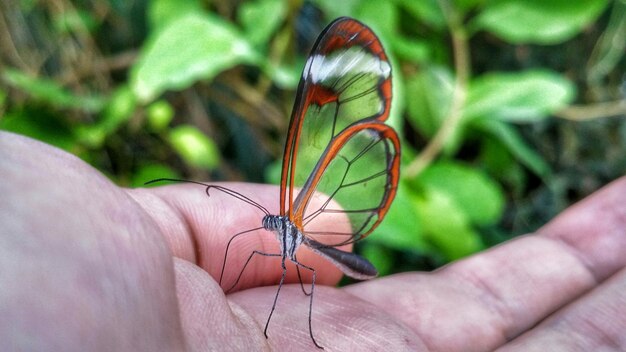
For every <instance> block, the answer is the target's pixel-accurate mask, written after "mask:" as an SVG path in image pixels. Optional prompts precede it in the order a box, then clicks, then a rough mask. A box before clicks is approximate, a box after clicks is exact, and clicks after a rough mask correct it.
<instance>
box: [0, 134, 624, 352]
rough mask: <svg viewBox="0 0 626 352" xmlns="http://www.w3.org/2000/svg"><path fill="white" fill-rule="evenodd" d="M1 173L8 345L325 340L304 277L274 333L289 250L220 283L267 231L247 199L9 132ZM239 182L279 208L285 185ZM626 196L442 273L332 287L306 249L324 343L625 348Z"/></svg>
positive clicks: (612, 196)
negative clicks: (130, 170) (118, 177)
mask: <svg viewBox="0 0 626 352" xmlns="http://www.w3.org/2000/svg"><path fill="white" fill-rule="evenodd" d="M0 174H2V175H3V182H2V183H0V194H2V195H3V202H2V206H1V207H0V223H1V224H3V228H2V230H3V231H2V232H1V233H0V251H2V255H0V268H3V270H2V271H0V278H2V286H3V290H2V294H1V295H2V297H3V298H2V300H1V301H0V308H1V309H2V311H3V319H2V321H3V322H4V323H3V324H0V341H3V343H8V346H9V347H14V348H13V349H25V350H27V349H29V348H28V347H30V349H37V350H46V349H49V350H59V349H62V350H81V349H84V347H85V346H89V347H90V348H89V349H90V350H124V349H125V350H128V349H132V350H178V349H182V348H183V346H184V345H186V346H187V348H188V349H190V350H259V349H262V348H264V347H265V348H267V347H271V348H272V349H276V350H300V349H310V350H316V348H315V347H314V346H313V344H312V343H311V340H310V338H309V335H308V330H307V314H308V300H307V298H306V297H305V296H304V295H303V294H302V292H301V291H300V288H299V287H298V286H297V285H288V286H286V287H284V288H283V291H282V292H281V296H280V298H279V301H278V306H277V311H276V313H275V317H274V318H273V320H272V322H271V324H270V327H269V330H268V335H269V339H268V340H266V339H265V337H264V336H263V326H264V324H265V320H266V319H267V314H268V312H269V309H270V306H271V302H272V300H273V297H274V294H275V292H276V291H275V290H276V287H274V286H267V285H272V284H274V283H276V282H277V279H278V277H279V276H280V274H281V270H280V265H279V264H278V261H276V260H274V259H272V258H257V259H256V260H255V262H254V263H252V264H251V265H252V266H251V267H250V268H248V269H247V272H246V275H244V277H243V279H242V280H243V281H242V282H241V283H240V285H239V286H238V288H239V289H240V291H238V292H235V293H233V294H230V295H228V296H224V294H223V290H222V288H221V287H220V286H219V285H218V284H217V282H216V281H215V280H214V278H215V277H219V270H220V269H221V264H222V260H223V249H224V246H225V243H226V241H227V239H228V238H229V236H231V235H232V234H233V233H235V232H237V231H241V230H243V229H246V228H253V227H257V226H259V221H260V217H258V216H256V214H255V213H254V212H253V211H252V212H250V211H249V209H248V208H245V207H244V206H243V205H239V204H236V203H233V202H227V201H226V200H225V199H220V198H219V197H215V198H213V197H212V198H211V199H210V200H208V199H207V198H206V196H205V195H204V193H203V192H201V191H199V189H198V188H196V187H192V186H185V185H175V186H168V187H160V188H156V189H150V190H147V189H138V190H130V191H124V190H121V189H119V188H117V187H115V186H114V185H113V184H111V183H110V182H108V181H107V180H106V179H105V178H104V177H103V176H102V175H100V174H98V173H97V172H96V171H95V170H93V169H91V168H90V167H88V166H87V165H85V164H83V163H82V162H81V161H79V160H77V159H75V158H73V157H71V156H69V155H67V154H65V153H62V152H60V151H58V150H54V149H53V148H50V147H48V146H45V145H42V144H40V143H36V142H34V141H31V140H28V139H25V138H22V137H17V136H15V135H11V134H7V133H0ZM231 186H232V187H235V188H236V189H237V190H238V191H240V192H242V193H244V194H247V195H249V196H254V195H256V197H255V199H256V200H258V201H259V202H261V203H262V204H264V205H271V204H277V198H278V196H277V194H276V193H277V190H276V189H275V188H274V187H270V186H260V185H259V186H255V185H249V184H238V185H231ZM625 192H626V179H622V180H620V181H617V182H614V183H613V184H611V185H610V186H608V187H606V188H605V189H603V190H601V191H600V192H598V193H597V194H595V195H594V196H592V197H590V198H589V199H587V200H585V201H583V202H581V203H580V204H578V205H576V206H574V207H572V208H571V209H569V210H568V211H566V212H564V213H563V214H561V216H559V217H558V218H556V219H555V220H553V221H552V222H550V223H549V224H548V225H546V226H545V227H543V228H542V229H540V230H539V231H538V233H537V234H535V235H531V236H525V237H523V238H519V239H516V240H514V241H511V242H509V243H506V244H503V245H501V246H499V247H497V248H494V249H491V250H489V251H486V252H484V253H481V254H478V255H475V256H473V257H470V258H468V259H466V260H463V261H459V262H456V263H453V264H451V265H449V266H447V267H445V268H443V269H441V270H438V271H436V272H434V273H405V274H399V275H394V276H390V277H385V278H380V279H375V280H371V281H367V282H363V283H359V284H356V285H351V286H348V287H345V288H333V287H328V286H322V285H334V284H335V283H336V282H337V281H338V280H339V278H340V273H339V272H338V271H337V270H336V269H334V268H333V267H332V265H330V264H329V263H327V262H325V261H323V260H322V259H320V258H317V257H316V256H315V255H314V254H311V253H308V252H306V251H303V252H301V253H299V254H298V258H299V259H300V260H301V261H303V262H305V263H308V264H309V265H311V266H313V267H315V268H316V270H317V272H318V283H319V284H321V285H320V286H316V293H315V300H314V307H313V329H314V333H315V334H316V338H317V340H318V342H320V344H322V345H323V346H324V347H326V349H327V350H337V351H345V350H383V349H384V350H393V351H398V350H430V351H483V350H493V349H495V348H498V347H499V348H502V349H506V348H509V349H512V350H513V349H515V348H517V349H519V350H524V351H528V350H545V349H546V346H551V347H550V350H557V349H562V350H567V351H572V350H580V351H586V350H595V349H597V348H599V347H604V348H606V349H609V350H610V349H614V350H623V349H625V348H626V339H625V338H624V334H623V331H626V304H625V303H626V302H625V298H624V297H626V296H625V295H624V293H623V292H624V288H625V287H626V272H625V270H624V267H625V266H626V230H625V229H626V226H625V225H626V203H624V202H623V194H625ZM245 214H250V215H249V216H246V217H244V216H245ZM274 241H275V239H274V238H273V236H272V235H270V234H268V235H265V236H256V235H253V236H248V237H246V238H245V239H242V240H241V241H238V242H237V243H236V244H235V247H234V248H233V249H232V251H233V253H235V255H233V257H232V261H231V260H230V259H229V264H228V266H227V272H226V274H225V278H226V280H228V279H232V278H233V277H234V276H236V275H237V274H238V270H239V269H240V268H241V264H242V261H243V260H245V258H246V257H247V256H248V254H249V252H250V249H251V248H252V249H261V250H265V251H272V250H273V248H274V247H273V246H275V244H274ZM289 272H290V274H289V276H288V278H287V280H288V282H291V283H296V282H297V275H296V273H295V270H289ZM261 286H264V287H261ZM552 346H553V347H552ZM9 349H11V348H9Z"/></svg>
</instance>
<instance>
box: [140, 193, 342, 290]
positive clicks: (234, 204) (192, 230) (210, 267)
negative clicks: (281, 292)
mask: <svg viewBox="0 0 626 352" xmlns="http://www.w3.org/2000/svg"><path fill="white" fill-rule="evenodd" d="M220 185H222V186H225V187H228V188H230V189H232V190H234V191H236V192H238V193H240V194H242V195H245V196H246V197H249V198H250V199H252V200H254V201H255V202H258V203H259V204H261V205H263V206H265V207H266V208H267V209H269V211H270V212H271V213H274V214H276V213H278V209H277V206H278V194H279V190H278V187H275V186H266V185H253V184H245V183H228V184H220ZM129 193H130V194H131V195H132V196H133V197H134V198H135V200H137V202H139V203H140V204H141V205H142V207H143V208H144V209H145V210H146V211H147V212H148V214H150V215H151V216H152V218H154V219H155V221H156V222H157V223H158V224H159V227H160V228H161V231H162V232H163V233H164V234H165V237H166V239H167V241H168V242H169V243H170V246H171V248H172V250H173V252H174V255H175V256H177V257H179V258H182V259H185V260H188V261H191V262H193V263H196V264H197V265H199V266H200V267H202V268H203V269H205V270H206V271H208V272H209V273H210V274H211V276H212V277H213V278H215V279H216V280H219V278H220V276H221V270H222V267H224V268H225V270H224V277H223V280H222V287H223V288H225V289H228V288H230V287H231V286H232V285H233V284H234V283H235V282H236V279H237V277H238V275H239V274H240V273H241V271H242V269H243V267H244V265H245V263H246V261H247V260H248V258H250V255H251V254H252V253H253V251H255V250H257V251H261V252H263V253H271V254H280V248H279V245H278V241H277V239H276V236H275V235H274V234H273V233H271V232H268V231H266V230H263V229H259V230H256V231H252V232H248V233H245V234H242V235H241V236H238V237H237V238H236V239H234V240H233V241H232V242H231V245H230V247H229V248H228V258H227V261H226V262H224V259H225V254H226V248H227V244H228V243H229V241H230V240H231V238H233V236H234V235H235V234H238V233H242V232H244V231H246V230H250V229H257V228H260V227H261V220H262V219H263V216H264V213H263V212H262V211H260V210H259V209H257V208H255V207H254V206H251V205H250V204H247V203H245V202H242V201H241V200H238V199H236V198H234V197H232V196H230V195H227V194H225V193H222V192H219V191H218V190H216V189H211V190H210V197H209V196H207V194H206V193H205V189H204V187H202V186H198V185H193V184H177V185H169V186H164V187H155V188H150V189H135V190H129ZM327 225H328V226H333V225H334V224H327ZM297 256H298V260H299V261H300V262H302V263H303V264H305V265H307V266H311V267H313V268H315V269H316V271H317V273H318V276H317V277H318V283H320V284H327V285H328V284H330V285H333V284H336V283H337V282H338V281H339V279H340V278H341V272H339V271H338V270H337V269H336V268H335V267H334V266H333V265H332V264H330V263H329V262H327V261H325V260H323V259H321V258H320V257H319V256H317V255H316V254H314V253H312V252H311V251H309V250H307V249H306V248H304V246H301V247H300V250H299V251H298V253H297ZM224 263H225V264H224ZM286 264H287V266H288V270H287V277H286V282H297V281H298V275H297V271H296V269H295V266H294V265H293V264H292V263H290V262H289V263H286ZM281 275H282V269H281V266H280V258H277V257H263V256H261V255H255V256H253V257H252V259H251V260H250V263H249V264H248V266H247V267H246V269H245V272H243V275H242V277H241V280H240V281H239V283H238V285H237V286H236V287H235V290H239V289H245V288H248V287H255V286H266V285H271V284H276V283H277V282H278V281H279V280H280V277H281ZM302 277H303V280H304V281H306V282H310V280H311V274H310V273H309V272H307V271H306V270H305V271H302Z"/></svg>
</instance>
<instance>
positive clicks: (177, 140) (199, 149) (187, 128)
mask: <svg viewBox="0 0 626 352" xmlns="http://www.w3.org/2000/svg"><path fill="white" fill-rule="evenodd" d="M168 139H169V143H170V144H171V145H172V147H173V148H174V149H175V150H176V152H177V153H178V155H180V156H181V157H182V158H183V160H184V161H185V162H186V163H187V164H188V165H191V166H194V167H199V168H203V169H208V170H210V169H214V168H215V167H216V166H217V165H218V164H219V152H218V150H217V147H216V145H215V143H214V142H213V140H211V139H209V138H208V137H207V136H205V135H204V134H203V133H202V132H201V131H200V130H198V129H197V128H195V127H194V126H191V125H181V126H178V127H175V128H173V129H172V130H171V131H170V134H169V138H168Z"/></svg>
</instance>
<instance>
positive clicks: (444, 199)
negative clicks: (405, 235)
mask: <svg viewBox="0 0 626 352" xmlns="http://www.w3.org/2000/svg"><path fill="white" fill-rule="evenodd" d="M416 205H417V206H416V208H417V211H418V214H419V220H420V223H421V224H422V226H423V228H424V233H425V235H424V236H425V238H426V240H427V241H429V242H430V243H431V244H432V245H433V246H434V247H435V248H437V249H438V250H439V251H440V252H441V253H442V254H443V255H444V256H445V257H446V258H447V259H449V260H455V259H459V258H462V257H464V256H467V255H470V254H472V253H476V252H478V251H480V250H481V249H482V248H483V244H482V243H481V240H480V236H479V234H478V233H476V232H475V231H474V230H473V229H472V227H471V226H470V222H469V219H468V217H467V213H466V212H464V211H463V210H461V209H460V208H459V206H458V205H457V204H456V202H455V201H454V200H453V199H452V197H450V196H449V194H447V193H446V192H441V191H440V190H438V189H437V188H431V189H428V190H426V191H425V197H424V198H423V199H420V200H419V201H418V202H417V204H416Z"/></svg>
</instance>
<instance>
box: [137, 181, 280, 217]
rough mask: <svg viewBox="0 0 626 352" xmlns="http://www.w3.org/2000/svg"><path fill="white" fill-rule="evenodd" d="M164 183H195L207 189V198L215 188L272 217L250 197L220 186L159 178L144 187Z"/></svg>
mask: <svg viewBox="0 0 626 352" xmlns="http://www.w3.org/2000/svg"><path fill="white" fill-rule="evenodd" d="M164 181H168V182H181V183H194V184H196V185H201V186H204V187H206V190H205V191H204V192H205V193H206V195H207V196H209V197H210V196H211V195H210V194H209V190H210V189H211V188H215V189H216V190H218V191H221V192H223V193H226V194H228V195H229V196H231V197H233V198H236V199H239V200H240V201H242V202H245V203H248V204H250V205H252V206H254V207H256V208H257V209H259V210H261V211H262V212H263V213H265V215H270V212H269V211H268V210H267V209H266V208H265V207H264V206H262V205H261V204H259V203H257V202H255V201H253V200H252V199H250V198H248V197H246V196H244V195H243V194H241V193H239V192H237V191H233V190H232V189H229V188H226V187H223V186H218V185H210V184H207V183H203V182H198V181H191V180H183V179H177V178H157V179H155V180H151V181H148V182H146V183H144V185H149V184H152V183H157V182H164Z"/></svg>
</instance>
